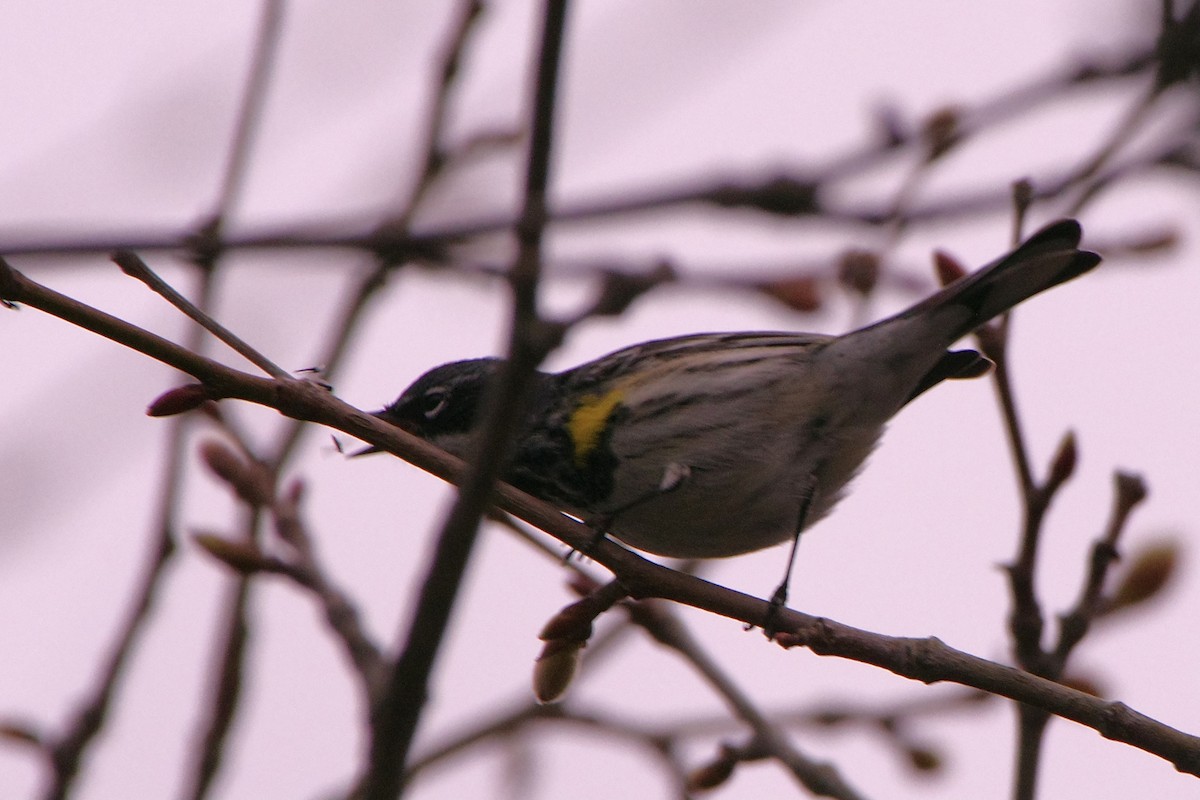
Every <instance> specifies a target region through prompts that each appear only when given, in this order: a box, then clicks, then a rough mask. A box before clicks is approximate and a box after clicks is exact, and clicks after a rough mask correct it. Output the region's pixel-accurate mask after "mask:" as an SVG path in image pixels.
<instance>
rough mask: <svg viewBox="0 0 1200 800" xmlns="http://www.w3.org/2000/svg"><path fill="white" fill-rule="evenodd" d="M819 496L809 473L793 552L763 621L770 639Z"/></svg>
mask: <svg viewBox="0 0 1200 800" xmlns="http://www.w3.org/2000/svg"><path fill="white" fill-rule="evenodd" d="M816 497H817V476H816V475H809V476H808V478H807V479H806V480H805V481H804V484H803V486H802V488H801V492H800V507H799V509H798V510H797V514H796V535H795V536H793V537H792V548H791V552H790V553H788V560H787V569H785V570H784V572H783V580H782V581H780V582H779V585H778V586H776V587H775V591H774V592H772V593H771V602H770V605H769V606H768V607H767V616H766V620H765V621H764V622H763V633H764V634H766V636H767V638H768V639H771V638H774V636H775V619H776V617H777V616H778V615H779V611H780V610H781V609H782V608H783V607H784V606H785V605H787V599H788V585H789V584H790V583H791V581H792V569H793V568H794V567H795V566H796V551H797V550H799V548H800V534H801V533H802V532H803V531H804V526H805V525H806V524H808V514H809V510H810V509H811V508H812V505H813V501H814V500H815V499H816Z"/></svg>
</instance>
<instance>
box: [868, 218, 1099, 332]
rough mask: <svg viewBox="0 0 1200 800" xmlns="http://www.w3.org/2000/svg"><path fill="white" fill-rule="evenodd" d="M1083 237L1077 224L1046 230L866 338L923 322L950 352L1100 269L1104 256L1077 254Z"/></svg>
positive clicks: (1066, 221) (1065, 223)
mask: <svg viewBox="0 0 1200 800" xmlns="http://www.w3.org/2000/svg"><path fill="white" fill-rule="evenodd" d="M1081 236H1082V231H1081V230H1080V227H1079V223H1078V222H1076V221H1075V220H1073V219H1064V220H1060V221H1059V222H1055V223H1052V224H1050V225H1047V226H1046V227H1045V228H1042V229H1041V230H1040V231H1038V232H1037V233H1035V234H1034V235H1033V236H1030V237H1029V238H1028V239H1026V240H1025V241H1024V242H1023V243H1022V244H1021V245H1020V246H1019V247H1017V249H1015V250H1013V251H1012V252H1010V253H1008V254H1007V255H1004V256H1001V257H1000V258H998V259H996V260H995V261H993V262H992V263H990V264H988V265H987V266H985V267H983V268H981V269H979V270H977V271H976V272H973V273H971V274H970V275H966V276H964V277H962V278H959V279H958V280H956V281H954V282H953V283H951V284H949V285H948V286H946V287H945V288H943V289H942V290H941V291H940V292H938V293H936V294H934V295H932V296H930V297H928V298H926V299H925V300H922V301H921V302H920V303H917V304H916V305H914V306H912V307H910V308H908V309H906V310H904V311H902V312H900V313H899V314H897V315H895V316H894V317H889V318H888V319H885V320H883V321H881V322H878V323H876V324H875V325H872V326H870V327H869V328H865V329H864V332H865V331H869V330H871V329H874V328H880V327H884V326H886V325H888V324H889V323H895V322H900V321H901V320H905V319H923V320H926V321H927V322H928V323H929V325H930V327H931V328H932V329H934V330H936V335H938V336H941V337H942V338H943V344H942V347H949V346H950V345H951V344H953V343H954V342H956V341H957V340H959V339H961V338H962V337H963V336H966V335H967V334H968V333H970V332H971V331H974V330H976V329H977V328H979V327H980V326H982V325H983V324H984V323H986V322H987V321H988V320H990V319H993V318H994V317H997V316H999V315H1000V314H1003V313H1004V312H1005V311H1008V310H1009V309H1011V308H1012V307H1013V306H1015V305H1017V304H1018V303H1020V302H1022V301H1024V300H1027V299H1029V298H1030V297H1033V296H1034V295H1035V294H1038V293H1039V292H1044V291H1046V290H1047V289H1049V288H1051V287H1054V286H1058V285H1059V284H1060V283H1065V282H1067V281H1069V280H1071V279H1072V278H1077V277H1079V276H1080V275H1082V274H1084V273H1085V272H1087V271H1088V270H1090V269H1092V268H1093V267H1095V266H1096V265H1097V264H1099V263H1100V256H1098V255H1096V254H1095V253H1091V252H1088V251H1087V250H1080V249H1079V239H1080V237H1081ZM934 330H931V331H930V332H931V333H932V332H934Z"/></svg>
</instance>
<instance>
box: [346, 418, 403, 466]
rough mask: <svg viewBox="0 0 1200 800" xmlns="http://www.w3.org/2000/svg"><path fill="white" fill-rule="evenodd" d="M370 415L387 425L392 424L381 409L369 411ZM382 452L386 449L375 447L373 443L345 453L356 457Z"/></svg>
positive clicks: (348, 456) (349, 456)
mask: <svg viewBox="0 0 1200 800" xmlns="http://www.w3.org/2000/svg"><path fill="white" fill-rule="evenodd" d="M371 416H372V417H375V419H381V420H383V421H384V422H386V423H388V424H389V425H391V424H393V423H392V421H391V420H390V419H388V418H387V415H386V413H385V412H383V411H373V412H371ZM383 452H386V451H385V450H384V449H383V448H382V447H376V446H375V445H370V446H368V447H364V448H363V449H361V450H355V451H354V452H353V453H350V454H349V455H347V456H346V458H358V457H359V456H369V455H371V454H372V453H383Z"/></svg>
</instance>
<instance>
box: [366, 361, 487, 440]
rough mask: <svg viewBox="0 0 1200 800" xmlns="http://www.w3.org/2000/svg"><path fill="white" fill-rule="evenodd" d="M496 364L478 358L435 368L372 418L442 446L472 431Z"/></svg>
mask: <svg viewBox="0 0 1200 800" xmlns="http://www.w3.org/2000/svg"><path fill="white" fill-rule="evenodd" d="M500 364H501V361H500V360H499V359H495V358H478V359H473V360H470V361H457V362H454V363H452V364H443V365H442V366H440V367H435V368H434V369H431V370H429V372H426V373H425V374H424V375H422V376H421V377H420V378H417V380H415V381H414V382H413V384H412V385H411V386H409V387H408V388H407V389H405V390H404V392H403V394H401V395H400V397H398V398H397V399H396V402H394V403H392V404H391V405H389V406H388V407H387V408H385V409H384V410H383V411H380V412H379V413H378V414H376V416H378V417H379V418H380V419H382V420H385V421H387V422H390V423H391V424H393V425H396V426H399V427H401V428H403V429H404V430H406V431H408V432H409V433H413V434H416V435H417V436H420V437H421V438H422V439H426V440H428V441H431V442H434V443H436V444H442V445H443V446H445V444H444V443H445V442H446V441H447V440H449V439H451V438H458V437H462V436H464V435H466V434H468V433H469V432H470V431H471V430H472V428H473V427H474V425H475V422H476V419H477V417H478V416H479V412H480V408H481V403H482V402H483V393H484V392H485V391H486V390H487V385H488V382H489V381H490V380H491V378H492V376H493V375H495V374H496V372H497V370H499V368H500ZM447 449H449V448H447Z"/></svg>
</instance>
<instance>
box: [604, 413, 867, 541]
mask: <svg viewBox="0 0 1200 800" xmlns="http://www.w3.org/2000/svg"><path fill="white" fill-rule="evenodd" d="M834 430H836V431H837V432H838V435H837V437H836V439H834V438H830V437H829V436H828V435H822V434H821V433H819V432H818V433H817V435H815V436H813V435H809V434H811V433H812V432H811V431H810V432H808V433H806V434H803V435H798V436H796V437H795V438H794V439H791V440H781V439H780V438H778V437H776V439H774V440H773V441H772V440H770V439H764V438H761V437H759V438H755V439H752V441H760V442H761V441H771V444H770V445H768V446H765V447H759V448H756V449H742V450H740V451H739V450H738V449H737V448H726V449H722V450H721V451H720V452H719V453H716V452H714V453H706V452H678V453H673V454H667V455H665V457H661V458H659V460H658V461H656V462H653V463H652V464H643V465H642V466H641V468H638V469H632V470H629V472H628V473H627V474H634V475H640V481H638V482H636V483H628V484H626V485H618V487H617V488H618V491H617V492H615V493H614V496H613V497H612V498H610V503H609V504H608V507H607V508H606V509H604V510H603V511H605V512H611V514H612V516H611V520H610V525H609V532H610V533H611V534H612V535H613V536H615V537H616V538H617V539H620V540H621V541H622V542H625V543H626V544H628V545H630V546H631V547H635V548H637V549H638V550H644V551H646V552H649V553H654V554H656V555H662V556H670V557H675V558H722V557H726V556H734V555H740V554H742V553H749V552H752V551H754V550H761V549H762V548H764V547H770V546H772V545H776V544H779V543H781V542H785V541H788V540H790V539H791V538H792V537H793V536H795V535H796V533H797V531H798V530H800V529H802V528H805V527H808V526H809V525H811V524H812V523H814V522H816V521H817V520H819V519H820V518H821V517H823V516H825V514H827V513H828V512H829V510H830V509H831V508H832V507H833V506H834V505H835V504H836V503H837V502H838V500H839V499H840V498H841V496H842V493H843V490H844V488H845V486H846V484H847V483H848V482H849V481H850V480H851V479H852V478H853V477H854V475H855V474H856V473H857V471H858V469H859V468H860V467H861V465H862V463H863V461H865V459H866V457H867V456H868V455H869V454H870V452H871V450H872V449H873V447H874V445H875V443H876V441H877V440H878V438H879V435H880V433H881V430H880V428H879V426H875V425H871V426H866V427H862V428H856V427H853V426H846V425H841V426H836V427H835V428H834ZM669 464H672V465H675V466H676V468H677V467H678V466H682V467H684V468H686V470H685V471H686V477H684V478H683V479H682V480H681V482H680V483H679V485H678V486H677V487H676V488H674V489H672V490H667V491H664V492H661V493H660V492H659V491H658V490H657V489H658V482H659V480H660V479H661V477H662V475H663V473H664V472H665V471H666V470H667V467H668V465H669ZM627 466H630V465H627ZM806 503H807V504H808V505H807V508H805V504H806Z"/></svg>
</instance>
